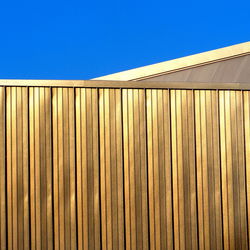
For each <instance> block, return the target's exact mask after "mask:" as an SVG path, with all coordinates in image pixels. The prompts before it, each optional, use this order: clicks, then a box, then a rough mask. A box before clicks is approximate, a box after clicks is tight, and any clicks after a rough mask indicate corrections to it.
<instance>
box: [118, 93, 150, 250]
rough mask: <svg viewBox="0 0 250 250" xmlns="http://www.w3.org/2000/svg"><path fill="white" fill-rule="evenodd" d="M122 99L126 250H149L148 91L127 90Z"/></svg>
mask: <svg viewBox="0 0 250 250" xmlns="http://www.w3.org/2000/svg"><path fill="white" fill-rule="evenodd" d="M122 96H123V99H122V101H123V138H124V144H123V145H124V180H125V183H124V188H125V218H126V229H127V231H126V248H127V249H148V248H149V241H148V209H147V207H148V199H147V162H146V161H147V156H146V114H145V91H144V90H132V89H128V90H126V89H124V90H123V91H122Z"/></svg>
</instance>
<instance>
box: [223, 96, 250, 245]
mask: <svg viewBox="0 0 250 250" xmlns="http://www.w3.org/2000/svg"><path fill="white" fill-rule="evenodd" d="M219 102H220V103H219V104H220V142H221V170H222V171H221V173H222V208H223V228H224V247H225V248H226V249H248V242H247V237H248V232H247V211H246V202H247V197H246V169H245V145H244V144H245V143H244V124H243V95H242V92H241V91H220V93H219ZM248 157H249V156H248Z"/></svg>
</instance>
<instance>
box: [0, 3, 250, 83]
mask: <svg viewBox="0 0 250 250" xmlns="http://www.w3.org/2000/svg"><path fill="white" fill-rule="evenodd" d="M0 11H1V13H0V38H1V39H0V78H1V79H8V78H13V79H16V78H17V79H23V78H24V79H90V78H94V77H98V76H102V75H105V74H110V73H114V72H118V71H122V70H126V69H131V68H135V67H139V66H145V65H148V64H152V63H157V62H161V61H165V60H169V59H174V58H178V57H182V56H186V55H190V54H195V53H199V52H203V51H207V50H211V49H216V48H220V47H224V46H229V45H233V44H237V43H241V42H246V41H250V1H249V0H247V1H240V0H238V1H225V0H223V1H219V0H217V1H214V0H210V1H202V0H200V1H190V0H189V1H174V0H172V1H167V0H165V1H157V0H155V1H147V0H144V1H136V0H134V1H131V0H124V1H94V0H92V1H91V0H90V1H84V0H80V1H74V0H71V1H63V0H60V1H53V0H50V1H49V0H43V1H37V0H32V1H25V0H22V1H20V0H19V1H16V0H14V1H11V0H5V1H1V3H0Z"/></svg>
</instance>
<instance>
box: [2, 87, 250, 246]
mask: <svg viewBox="0 0 250 250" xmlns="http://www.w3.org/2000/svg"><path fill="white" fill-rule="evenodd" d="M0 109H1V112H0V118H1V119H0V163H1V165H0V181H1V182H0V185H1V189H0V201H1V203H0V209H1V210H0V212H1V213H0V237H1V238H0V239H1V241H0V243H1V244H0V249H1V250H2V249H218V250H219V249H248V247H249V219H250V210H249V202H250V160H249V159H250V158H249V155H250V91H240V90H237V91H235V90H230V91H229V90H227V91H224V90H198V89H197V90H182V89H176V90H174V89H146V90H145V89H110V88H80V87H77V88H61V87H53V86H52V87H1V88H0Z"/></svg>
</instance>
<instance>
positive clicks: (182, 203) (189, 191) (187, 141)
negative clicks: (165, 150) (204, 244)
mask: <svg viewBox="0 0 250 250" xmlns="http://www.w3.org/2000/svg"><path fill="white" fill-rule="evenodd" d="M171 128H172V169H173V204H174V206H173V207H174V211H173V212H174V213H173V216H174V218H173V219H174V244H175V248H176V249H192V250H194V249H198V235H197V222H198V221H197V204H196V195H197V194H196V169H195V135H194V133H195V128H194V98H193V91H191V90H171Z"/></svg>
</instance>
